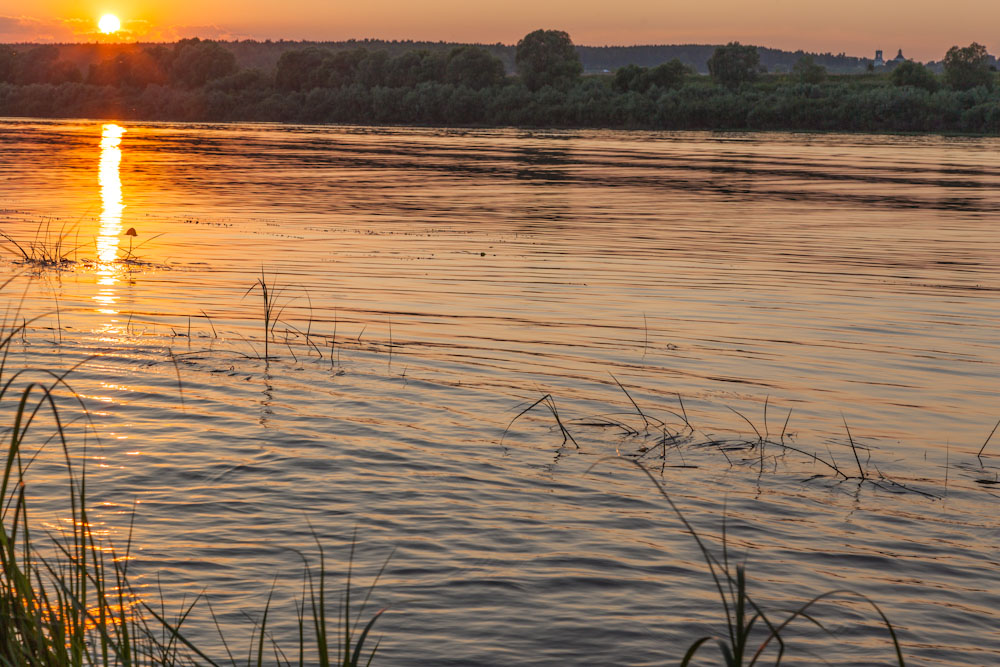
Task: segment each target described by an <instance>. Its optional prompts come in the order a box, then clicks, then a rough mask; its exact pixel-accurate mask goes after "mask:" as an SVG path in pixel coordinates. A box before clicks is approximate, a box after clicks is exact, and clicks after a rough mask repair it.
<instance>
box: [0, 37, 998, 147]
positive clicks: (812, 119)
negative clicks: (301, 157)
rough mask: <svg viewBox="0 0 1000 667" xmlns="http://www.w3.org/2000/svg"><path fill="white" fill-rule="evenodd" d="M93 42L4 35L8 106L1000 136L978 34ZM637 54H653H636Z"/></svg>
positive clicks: (0, 54) (160, 117)
mask: <svg viewBox="0 0 1000 667" xmlns="http://www.w3.org/2000/svg"><path fill="white" fill-rule="evenodd" d="M84 46H87V45H69V46H63V47H60V46H57V45H41V46H38V45H34V46H21V45H0V116H5V117H33V118H102V119H108V120H121V121H129V120H131V121H188V122H240V121H243V122H282V123H307V124H325V123H331V124H333V123H348V124H358V125H431V126H445V127H525V128H543V127H544V128H602V129H642V130H736V131H740V130H763V131H834V132H906V133H946V134H947V133H956V134H957V133H961V134H987V135H992V134H998V133H1000V87H998V86H997V85H996V84H997V77H998V75H997V72H996V69H995V65H994V63H995V62H996V61H995V59H994V58H993V57H992V56H990V55H989V54H988V53H987V52H986V49H985V48H984V47H983V46H981V45H979V44H976V43H973V44H971V45H969V46H966V47H958V46H955V47H953V48H951V49H950V50H949V51H948V52H947V53H946V54H944V56H943V59H942V61H941V62H940V63H934V64H933V65H932V66H925V65H922V64H920V63H917V62H914V61H910V60H905V59H904V58H902V55H901V54H900V57H898V58H897V59H894V60H890V61H889V62H888V63H886V64H885V65H880V66H878V67H876V66H875V64H874V63H873V62H872V61H863V60H861V59H848V58H846V57H845V56H829V55H828V54H827V55H825V56H816V55H806V54H802V55H798V54H789V55H796V57H797V59H796V60H794V63H793V64H792V65H791V66H790V67H789V66H786V64H784V62H785V61H781V60H776V59H775V58H776V57H775V56H774V55H773V54H771V53H770V52H769V51H771V50H764V49H758V48H757V47H753V46H744V45H741V44H739V43H736V42H733V43H730V44H727V45H725V46H719V47H715V48H714V50H712V51H711V55H710V56H709V57H708V58H707V60H706V61H705V67H706V68H707V70H708V73H707V74H705V73H699V72H698V71H696V67H700V63H701V61H700V60H698V59H699V58H702V57H704V55H705V48H706V47H698V48H699V49H701V50H700V51H697V52H696V54H695V55H691V54H688V53H687V52H680V51H679V52H678V53H679V54H681V55H683V56H684V57H685V58H686V59H687V60H688V61H687V62H684V61H682V60H680V59H679V58H674V59H672V60H669V61H667V62H660V63H658V64H653V62H655V54H651V53H648V52H646V51H643V50H642V49H644V48H645V49H647V50H648V49H655V48H660V47H635V49H636V51H635V52H634V53H633V52H630V51H629V49H627V48H624V47H622V48H620V49H618V50H617V51H616V50H614V49H610V50H609V53H608V54H605V55H604V56H602V57H604V58H605V60H604V61H601V62H608V63H611V62H614V63H615V64H616V65H617V67H616V68H615V69H614V70H611V69H603V70H601V71H598V72H592V71H589V72H587V73H585V69H584V63H583V61H582V60H581V52H583V53H584V54H587V53H588V52H586V51H585V49H587V48H591V49H593V48H595V47H576V46H574V45H573V43H572V41H571V40H570V37H569V35H567V34H566V33H565V32H561V31H556V30H536V31H534V32H532V33H529V34H528V35H526V36H525V37H524V38H523V39H522V40H521V41H520V42H519V43H518V44H517V46H516V47H514V48H513V49H511V47H503V46H502V45H494V46H492V47H484V46H476V45H460V46H455V45H447V44H443V45H431V46H436V47H437V48H429V47H428V48H418V49H409V48H408V45H407V44H406V43H393V44H392V45H391V46H392V48H391V49H390V48H382V47H384V46H385V44H383V43H373V44H367V45H366V44H362V45H361V46H358V43H356V42H354V43H347V44H346V45H344V47H343V48H339V49H334V48H322V47H318V46H306V47H305V48H297V46H298V45H296V44H294V43H288V44H287V45H286V47H282V46H281V45H278V46H276V43H272V42H268V43H252V44H247V43H224V42H215V41H211V40H200V39H197V38H195V39H186V40H181V41H180V42H177V43H176V44H172V45H165V44H153V45H123V46H117V47H115V46H114V45H100V46H102V47H106V48H105V49H103V50H101V49H98V50H97V51H95V52H93V53H91V52H90V51H88V54H89V55H88V56H87V57H86V58H83V59H81V58H76V59H73V58H71V57H70V56H71V53H70V52H71V51H72V48H77V50H79V49H80V48H82V47H84ZM96 46H98V45H95V47H96ZM421 46H426V45H421ZM71 47H72V48H71ZM281 48H284V50H281ZM662 48H667V47H662ZM677 48H680V47H677ZM692 48H694V47H692ZM505 49H506V50H505ZM279 52H280V55H277V54H278V53H279ZM762 52H763V53H764V54H765V57H764V58H763V59H762V56H761V54H762ZM659 53H665V51H664V52H659ZM238 55H239V57H238ZM630 55H632V56H635V57H634V60H640V61H642V62H645V63H646V64H645V65H642V64H634V63H626V64H620V63H621V62H622V61H623V60H624V59H627V58H628V57H629V56H630ZM275 56H277V57H276V59H275ZM511 56H512V57H511ZM594 57H595V56H588V58H594ZM692 60H697V61H698V62H697V64H696V65H695V66H692V64H691V61H692ZM762 60H764V61H768V62H772V63H774V62H777V63H778V64H777V65H772V67H773V68H774V70H782V71H772V72H767V71H766V70H767V69H768V68H767V66H766V65H765V64H764V62H762ZM786 60H787V58H786ZM854 60H856V61H857V62H856V63H849V62H848V61H854ZM272 61H273V64H271V63H272ZM243 63H258V64H257V65H256V66H253V65H248V66H244V65H243ZM824 63H826V64H827V65H829V67H827V66H825V65H824ZM849 65H850V66H851V67H853V69H851V67H849ZM844 71H850V72H853V73H840V72H844ZM834 72H837V73H834Z"/></svg>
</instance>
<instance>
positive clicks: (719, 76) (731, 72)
mask: <svg viewBox="0 0 1000 667" xmlns="http://www.w3.org/2000/svg"><path fill="white" fill-rule="evenodd" d="M760 69H761V67H760V54H759V53H757V47H755V46H743V45H742V44H740V43H739V42H730V43H729V44H727V45H725V46H720V47H718V48H716V49H715V53H713V54H712V57H711V58H709V59H708V72H709V74H711V75H712V78H713V79H715V81H716V83H721V84H723V85H726V86H729V87H731V88H735V87H737V86H739V85H740V84H741V83H744V82H748V81H753V80H754V79H756V78H757V74H758V73H759V72H760Z"/></svg>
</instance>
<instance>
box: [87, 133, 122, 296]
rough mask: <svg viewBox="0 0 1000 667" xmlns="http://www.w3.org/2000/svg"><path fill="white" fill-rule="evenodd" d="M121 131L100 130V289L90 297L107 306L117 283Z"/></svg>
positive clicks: (98, 238)
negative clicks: (116, 261)
mask: <svg viewBox="0 0 1000 667" xmlns="http://www.w3.org/2000/svg"><path fill="white" fill-rule="evenodd" d="M123 134H125V128H123V127H121V126H120V125H115V124H114V123H109V124H107V125H104V126H102V128H101V164H100V171H99V172H98V182H99V183H100V185H101V228H100V231H99V233H98V236H97V260H98V265H97V275H98V276H100V278H99V279H98V281H97V284H98V285H100V286H101V287H100V288H99V290H98V293H97V294H96V295H95V296H94V300H95V301H97V302H98V303H100V304H102V305H104V306H109V305H112V304H114V302H115V301H116V300H117V299H118V297H117V296H116V295H115V290H114V285H115V283H117V282H118V279H117V277H116V276H115V273H116V272H115V267H114V262H115V260H116V259H117V258H118V242H119V241H118V237H119V235H120V234H121V232H122V212H123V211H124V210H125V205H124V204H123V203H122V179H121V174H120V168H121V162H122V150H121V141H122V135H123ZM102 312H107V313H109V314H113V313H115V312H116V311H109V310H107V309H104V310H103V311H102Z"/></svg>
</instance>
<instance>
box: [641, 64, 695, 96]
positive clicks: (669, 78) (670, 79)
mask: <svg viewBox="0 0 1000 667" xmlns="http://www.w3.org/2000/svg"><path fill="white" fill-rule="evenodd" d="M691 74H692V72H691V68H690V67H688V66H687V65H685V64H684V63H682V62H681V61H680V60H678V59H677V58H674V59H673V60H671V61H670V62H667V63H663V64H662V65H657V66H656V67H654V68H652V69H651V70H649V74H648V76H649V83H650V85H653V86H658V87H660V88H662V89H664V90H666V89H668V88H680V87H681V86H683V85H684V82H685V81H686V80H687V78H688V77H689V76H691Z"/></svg>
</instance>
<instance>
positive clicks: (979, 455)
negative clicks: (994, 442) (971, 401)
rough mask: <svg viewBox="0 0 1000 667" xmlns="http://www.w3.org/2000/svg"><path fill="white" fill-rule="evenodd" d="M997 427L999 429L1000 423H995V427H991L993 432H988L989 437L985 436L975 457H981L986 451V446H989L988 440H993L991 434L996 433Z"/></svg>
mask: <svg viewBox="0 0 1000 667" xmlns="http://www.w3.org/2000/svg"><path fill="white" fill-rule="evenodd" d="M998 427H1000V421H997V424H996V426H994V427H993V430H992V431H990V434H989V436H987V438H986V442H984V443H983V446H982V447H980V448H979V453H978V454H976V456H977V457H981V456H982V455H983V451H984V450H985V449H986V445H988V444H990V440H991V439H992V438H993V434H994V433H996V432H997V428H998Z"/></svg>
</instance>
